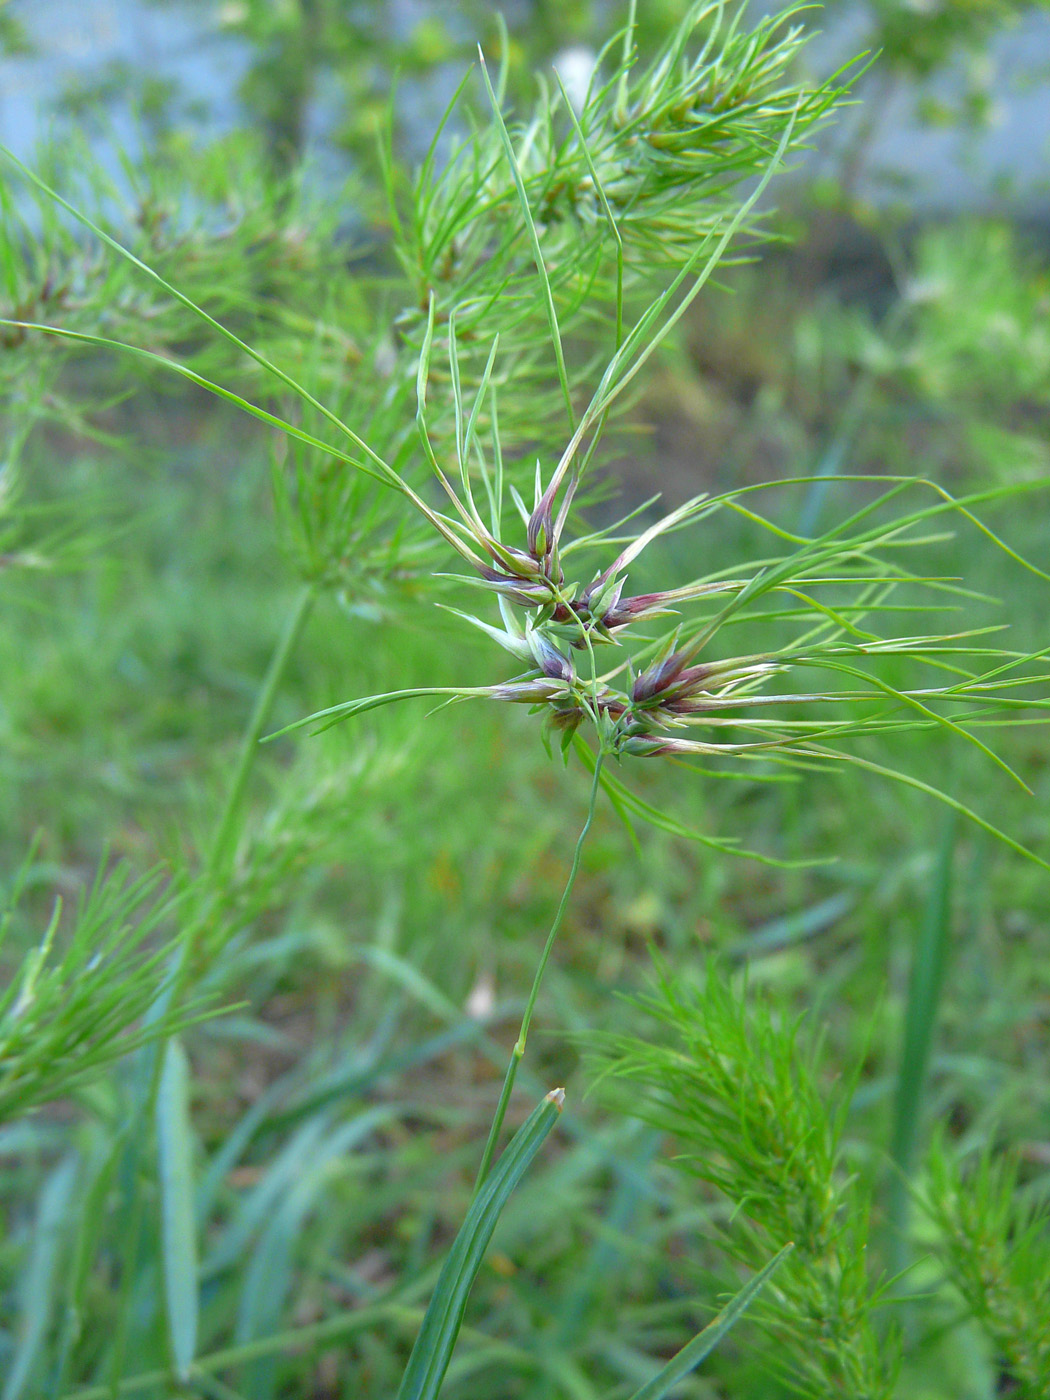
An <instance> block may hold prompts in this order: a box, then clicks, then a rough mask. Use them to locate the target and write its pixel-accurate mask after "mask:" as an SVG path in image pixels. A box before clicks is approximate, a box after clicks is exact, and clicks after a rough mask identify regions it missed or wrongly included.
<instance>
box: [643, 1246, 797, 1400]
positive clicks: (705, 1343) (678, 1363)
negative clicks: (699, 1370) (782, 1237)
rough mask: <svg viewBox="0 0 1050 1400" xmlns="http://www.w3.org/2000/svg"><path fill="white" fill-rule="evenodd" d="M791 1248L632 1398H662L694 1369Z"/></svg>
mask: <svg viewBox="0 0 1050 1400" xmlns="http://www.w3.org/2000/svg"><path fill="white" fill-rule="evenodd" d="M794 1247H795V1246H794V1245H793V1244H786V1245H785V1246H784V1248H783V1249H782V1250H781V1251H780V1253H779V1254H775V1255H774V1256H773V1258H772V1259H771V1260H770V1261H769V1263H768V1264H767V1265H766V1266H765V1268H764V1269H761V1270H760V1271H759V1272H758V1273H757V1274H756V1275H755V1276H754V1278H753V1279H752V1280H751V1281H750V1283H747V1284H745V1285H744V1287H743V1288H742V1289H741V1290H740V1292H739V1293H738V1294H737V1295H736V1297H735V1298H734V1299H733V1300H732V1302H730V1303H727V1304H726V1306H725V1307H724V1308H723V1309H722V1311H721V1312H720V1313H719V1314H718V1316H717V1317H716V1318H715V1319H714V1321H713V1322H710V1323H708V1325H707V1326H706V1327H705V1328H704V1330H703V1331H702V1332H699V1333H697V1335H696V1336H695V1337H694V1338H693V1340H692V1341H691V1342H687V1343H686V1345H685V1346H684V1347H683V1348H682V1350H681V1351H680V1352H678V1353H677V1355H675V1356H672V1358H671V1360H670V1361H669V1362H668V1363H667V1365H666V1366H664V1367H663V1368H662V1369H661V1370H660V1372H659V1373H658V1374H657V1375H655V1376H654V1377H653V1378H652V1380H651V1381H649V1383H648V1384H647V1385H643V1386H642V1388H641V1390H636V1391H635V1393H634V1394H633V1395H632V1396H631V1400H663V1397H664V1396H665V1395H668V1394H669V1393H670V1392H671V1390H672V1389H673V1387H674V1386H675V1385H677V1383H678V1382H679V1381H680V1380H682V1379H683V1377H685V1376H687V1375H688V1374H689V1373H690V1371H694V1370H695V1369H696V1367H697V1366H699V1365H700V1362H701V1361H703V1360H704V1358H705V1357H706V1356H709V1355H710V1353H711V1352H712V1351H714V1349H715V1347H716V1346H717V1345H718V1343H719V1342H720V1341H721V1340H722V1338H723V1337H724V1336H725V1335H726V1333H727V1332H728V1331H729V1329H730V1328H731V1327H733V1326H734V1325H735V1324H736V1323H737V1322H738V1321H739V1320H740V1318H741V1317H742V1316H743V1314H744V1313H745V1312H746V1311H747V1309H748V1308H749V1307H750V1306H751V1304H752V1302H753V1301H754V1300H755V1298H756V1297H757V1296H758V1294H759V1293H760V1292H761V1290H762V1289H763V1288H764V1287H765V1285H766V1284H767V1283H768V1281H769V1279H770V1278H771V1277H772V1275H773V1273H774V1272H775V1271H776V1270H777V1269H779V1267H780V1265H781V1264H782V1263H783V1262H784V1260H785V1259H786V1258H787V1256H788V1255H789V1254H790V1253H791V1251H792V1250H793V1249H794Z"/></svg>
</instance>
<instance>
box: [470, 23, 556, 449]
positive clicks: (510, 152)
mask: <svg viewBox="0 0 1050 1400" xmlns="http://www.w3.org/2000/svg"><path fill="white" fill-rule="evenodd" d="M478 56H479V58H480V59H481V76H482V78H483V79H484V80H485V91H486V92H487V93H488V95H489V103H490V105H491V107H492V115H493V118H494V119H495V122H496V130H497V131H498V132H499V136H500V140H501V141H502V142H503V149H504V151H505V152H506V156H507V164H508V165H509V166H510V173H511V176H512V178H513V180H514V188H515V189H516V190H517V192H518V204H519V205H520V206H521V214H522V218H523V219H524V220H525V227H526V228H527V229H528V233H529V242H530V243H531V244H532V256H533V258H534V259H535V262H536V271H537V273H538V274H539V278H540V282H541V283H542V285H543V296H544V304H545V305H546V308H547V324H548V325H549V327H550V333H551V344H552V345H553V346H554V360H555V364H556V365H557V369H558V381H559V383H560V384H561V391H562V394H563V396H564V398H565V407H566V410H567V411H568V414H569V427H570V428H572V427H574V426H575V422H576V417H575V414H574V413H573V411H572V393H571V391H570V389H569V376H568V373H567V371H566V369H565V352H564V351H563V349H562V344H561V331H560V330H559V328H558V313H557V311H556V310H555V309H554V294H553V292H552V291H551V283H550V278H549V277H548V276H547V265H546V263H545V262H544V261H543V249H542V248H541V247H540V239H539V234H538V233H537V232H536V224H535V222H534V221H533V218H532V210H531V208H530V207H529V197H528V194H527V193H526V191H525V182H524V180H523V179H522V177H521V170H520V168H519V166H518V158H517V156H516V155H515V154H514V146H513V144H512V142H511V139H510V134H509V132H508V131H507V127H506V123H505V122H504V120H503V113H502V112H501V111H500V105H499V102H498V100H497V98H496V94H495V92H494V91H493V88H492V83H491V82H490V80H489V70H488V69H487V68H486V66H485V55H484V54H483V53H482V52H481V49H480V48H479V49H478Z"/></svg>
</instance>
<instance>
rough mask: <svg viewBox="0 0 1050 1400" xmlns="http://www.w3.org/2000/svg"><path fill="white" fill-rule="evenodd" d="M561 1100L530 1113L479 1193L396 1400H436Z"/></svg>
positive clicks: (558, 1095) (555, 1093) (554, 1093)
mask: <svg viewBox="0 0 1050 1400" xmlns="http://www.w3.org/2000/svg"><path fill="white" fill-rule="evenodd" d="M564 1099H565V1091H564V1090H563V1089H552V1090H551V1092H550V1093H549V1094H547V1095H546V1097H545V1098H544V1099H543V1100H542V1101H541V1102H540V1103H539V1104H538V1106H537V1107H536V1108H535V1109H533V1111H532V1113H531V1114H530V1115H529V1117H528V1118H527V1119H526V1120H525V1122H524V1123H523V1124H522V1126H521V1127H520V1128H519V1129H518V1131H517V1133H515V1135H514V1137H513V1138H512V1140H511V1142H510V1145H509V1146H508V1147H507V1150H506V1151H505V1152H504V1153H503V1156H502V1157H501V1158H500V1159H499V1161H498V1162H497V1164H496V1166H495V1168H494V1170H493V1172H492V1175H491V1176H490V1177H489V1179H488V1181H487V1182H486V1183H485V1185H484V1186H483V1187H482V1189H481V1190H480V1191H479V1192H478V1194H477V1196H476V1197H475V1199H474V1202H473V1204H472V1205H471V1207H470V1210H469V1211H468V1212H467V1218H466V1220H464V1222H463V1224H462V1226H461V1227H460V1231H459V1234H458V1235H457V1236H456V1238H455V1241H454V1242H453V1245H452V1249H451V1250H450V1252H449V1256H448V1258H447V1259H446V1260H445V1264H444V1267H443V1268H442V1270H441V1274H440V1276H439V1277H438V1281H437V1287H436V1288H435V1290H434V1296H433V1297H432V1298H431V1300H430V1305H429V1307H428V1308H427V1311H426V1315H425V1316H424V1318H423V1325H422V1327H421V1328H420V1331H419V1336H418V1337H417V1338H416V1344H415V1346H414V1347H413V1348H412V1355H411V1356H410V1357H409V1361H408V1367H407V1369H406V1370H405V1374H404V1377H403V1378H402V1381H401V1385H400V1388H399V1389H398V1392H397V1400H436V1397H437V1396H438V1394H439V1393H440V1390H441V1383H442V1381H443V1380H444V1378H445V1372H446V1371H447V1370H448V1364H449V1361H450V1360H451V1359H452V1349H453V1347H454V1346H455V1344H456V1338H457V1337H458V1335H459V1329H460V1326H461V1325H462V1322H463V1314H464V1312H465V1310H466V1306H467V1299H468V1297H469V1296H470V1290H471V1288H472V1286H473V1284H474V1279H475V1278H476V1277H477V1273H478V1270H479V1268H480V1267H481V1261H482V1259H483V1258H484V1257H485V1251H486V1249H487V1248H488V1244H489V1241H490V1240H491V1238H492V1233H493V1231H494V1230H495V1228H496V1223H497V1221H498V1220H499V1217H500V1214H501V1213H502V1211H503V1207H504V1206H505V1205H506V1203H507V1201H508V1199H509V1197H510V1194H511V1192H512V1191H513V1190H514V1188H515V1187H516V1186H517V1184H518V1182H519V1181H520V1180H521V1178H522V1177H523V1176H524V1174H525V1172H526V1171H527V1170H528V1167H529V1165H530V1163H531V1162H532V1159H533V1158H534V1157H535V1156H536V1153H537V1152H538V1151H539V1150H540V1148H541V1147H542V1145H543V1143H544V1141H545V1139H546V1137H547V1135H548V1133H549V1132H550V1130H551V1129H552V1128H553V1127H554V1124H555V1122H556V1121H557V1118H558V1115H559V1113H560V1112H561V1107H562V1103H563V1102H564Z"/></svg>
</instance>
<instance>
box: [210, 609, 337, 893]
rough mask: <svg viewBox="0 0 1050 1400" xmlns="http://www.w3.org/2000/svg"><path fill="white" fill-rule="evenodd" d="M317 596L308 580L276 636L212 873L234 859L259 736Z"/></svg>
mask: <svg viewBox="0 0 1050 1400" xmlns="http://www.w3.org/2000/svg"><path fill="white" fill-rule="evenodd" d="M316 596H317V593H316V589H315V587H314V585H313V584H307V585H306V586H305V587H304V588H303V589H302V590H301V592H300V593H299V595H298V597H297V598H296V600H295V603H294V604H293V606H292V610H291V612H290V613H289V614H288V617H287V619H286V621H285V624H284V630H283V631H282V632H281V635H280V637H279V638H278V640H277V645H276V647H275V648H274V651H273V655H272V656H271V657H270V664H269V666H268V667H267V670H266V676H265V678H264V680H263V683H262V685H261V686H260V688H259V693H258V694H257V695H256V697H255V705H254V707H253V708H252V713H251V717H250V718H249V720H248V725H247V728H246V729H245V731H244V735H243V737H242V739H241V748H240V753H239V754H238V756H237V767H236V769H235V771H234V774H233V781H232V782H231V783H230V788H229V792H228V793H227V794H226V802H225V805H224V807H223V811H222V817H221V818H220V820H219V825H218V827H217V828H216V832H215V838H214V840H213V842H212V848H211V853H210V856H209V862H208V864H209V868H210V870H211V872H212V874H213V875H219V874H223V873H225V872H226V871H227V870H228V868H229V865H230V862H231V860H232V859H233V854H234V851H235V849H236V843H237V836H238V834H239V826H240V820H241V809H242V807H243V806H244V794H245V791H246V789H247V786H248V779H249V777H250V776H251V771H252V766H253V764H254V762H255V755H256V753H257V751H258V748H259V740H260V739H261V738H262V732H263V730H264V729H265V727H266V722H267V720H268V719H269V718H270V712H271V711H272V709H273V702H274V699H275V698H276V695H277V687H278V686H279V685H280V683H281V678H282V677H283V675H284V671H285V667H286V666H287V665H288V658H289V656H290V655H291V653H292V651H293V650H294V648H295V644H296V642H297V641H298V640H299V638H300V636H301V635H302V631H303V628H304V627H305V625H306V621H307V619H308V618H309V616H310V611H311V609H312V607H313V604H314V599H315V597H316Z"/></svg>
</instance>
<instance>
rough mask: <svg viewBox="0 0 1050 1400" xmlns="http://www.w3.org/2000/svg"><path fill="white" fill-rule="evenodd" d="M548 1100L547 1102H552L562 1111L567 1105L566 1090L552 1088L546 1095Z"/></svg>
mask: <svg viewBox="0 0 1050 1400" xmlns="http://www.w3.org/2000/svg"><path fill="white" fill-rule="evenodd" d="M546 1101H547V1103H552V1104H553V1105H554V1107H555V1108H556V1109H557V1110H558V1112H559V1113H560V1112H561V1111H562V1109H563V1108H564V1107H565V1090H564V1089H552V1090H551V1091H550V1093H549V1094H547V1096H546Z"/></svg>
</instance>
